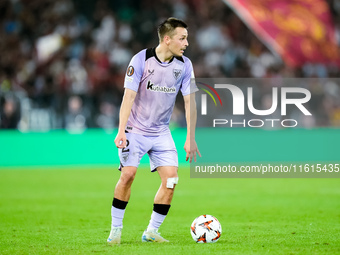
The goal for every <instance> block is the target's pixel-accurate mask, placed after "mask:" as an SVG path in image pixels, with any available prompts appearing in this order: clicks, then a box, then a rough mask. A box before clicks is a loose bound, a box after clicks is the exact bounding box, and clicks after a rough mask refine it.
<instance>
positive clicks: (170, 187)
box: [165, 175, 178, 192]
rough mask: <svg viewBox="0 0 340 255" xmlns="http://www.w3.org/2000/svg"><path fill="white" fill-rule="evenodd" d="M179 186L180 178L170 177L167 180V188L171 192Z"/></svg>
mask: <svg viewBox="0 0 340 255" xmlns="http://www.w3.org/2000/svg"><path fill="white" fill-rule="evenodd" d="M177 184H178V176H177V175H175V176H174V177H169V178H167V179H166V183H165V186H166V188H167V190H168V191H169V192H173V191H174V189H175V186H176V185H177Z"/></svg>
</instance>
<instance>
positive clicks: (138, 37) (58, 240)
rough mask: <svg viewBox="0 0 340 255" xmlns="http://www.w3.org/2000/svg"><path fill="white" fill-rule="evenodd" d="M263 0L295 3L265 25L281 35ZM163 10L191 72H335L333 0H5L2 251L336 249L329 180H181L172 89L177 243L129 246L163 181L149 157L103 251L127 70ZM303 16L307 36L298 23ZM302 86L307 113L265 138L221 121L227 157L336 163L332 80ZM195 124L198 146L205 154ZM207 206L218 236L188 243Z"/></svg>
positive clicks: (339, 91)
mask: <svg viewBox="0 0 340 255" xmlns="http://www.w3.org/2000/svg"><path fill="white" fill-rule="evenodd" d="M245 3H248V4H245ZM273 3H275V4H279V7H280V8H281V9H280V10H286V11H287V8H288V7H287V6H286V7H284V6H285V4H294V6H295V7H296V6H297V5H301V8H292V7H290V8H291V9H289V10H290V11H292V13H294V15H295V16H294V15H293V16H289V15H288V14H289V10H288V14H287V15H286V16H284V17H283V16H282V15H283V14H282V13H278V15H277V16H276V18H277V19H275V22H276V23H275V26H273V27H272V31H274V32H275V31H278V30H280V31H285V32H284V33H282V34H279V33H278V34H275V33H274V34H271V36H273V37H275V38H276V39H273V38H272V37H271V36H270V35H269V33H264V30H263V26H265V25H268V24H269V25H271V24H273V23H272V22H271V18H269V19H268V17H271V16H270V15H269V14H270V13H272V14H274V13H277V12H275V11H272V10H271V9H270V8H271V7H273V6H272V4H273ZM306 5H307V7H308V8H307V9H306ZM245 6H246V7H249V9H248V11H252V13H253V15H254V16H253V17H257V21H258V22H255V20H253V21H254V23H252V22H250V21H249V17H250V16H249V13H247V10H246V8H244V7H245ZM276 10H277V9H276ZM306 10H307V11H306ZM313 11H315V15H314V16H310V14H311V13H312V12H313ZM300 14H301V15H300ZM169 16H174V17H178V18H180V19H183V20H185V21H186V22H187V23H188V25H189V44H190V46H189V47H188V49H187V50H186V53H185V54H186V55H187V56H188V57H189V58H190V59H191V60H192V62H193V66H194V70H195V74H196V77H201V78H209V77H231V78H266V77H276V78H300V77H302V78H306V77H308V78H328V77H330V78H339V77H340V69H339V64H338V63H339V62H338V60H339V53H338V48H339V45H340V1H338V0H228V1H227V0H224V1H222V0H206V1H205V0H173V1H166V0H158V1H151V0H0V24H1V26H0V129H1V130H0V169H1V171H0V208H1V209H0V218H1V219H2V220H1V221H0V253H1V254H93V253H94V252H101V253H102V254H112V252H114V253H115V254H152V253H154V252H155V250H157V253H158V254H172V253H177V254H208V253H209V254H339V253H340V248H339V247H340V244H339V238H338V236H339V230H340V226H339V208H340V204H339V201H340V199H339V195H340V193H339V179H338V178H319V179H312V178H303V179H299V178H295V179H293V178H292V179H288V178H287V179H285V178H281V179H280V178H273V179H265V178H263V179H255V178H253V179H250V178H243V179H241V178H240V179H231V178H224V179H222V178H221V179H208V178H205V179H200V178H190V173H189V167H188V166H189V164H183V163H184V159H185V154H184V150H183V149H182V147H183V145H184V141H185V137H186V129H185V128H184V126H185V118H184V112H183V101H182V99H181V96H179V97H178V102H177V105H176V107H175V110H174V113H173V116H172V122H171V128H172V129H173V132H172V133H173V136H174V140H175V142H176V145H177V148H178V153H179V160H180V163H181V169H180V170H181V176H180V185H178V187H176V193H175V196H176V198H175V199H174V203H173V207H172V208H173V209H171V213H170V215H169V219H168V220H167V221H166V222H165V223H164V226H162V228H164V233H163V234H166V237H169V239H170V240H172V241H173V242H171V243H170V244H169V245H165V246H157V247H156V246H152V247H151V246H150V247H149V246H148V247H146V246H145V245H143V244H142V243H141V242H140V241H139V240H140V233H142V231H143V228H144V227H145V226H144V225H143V224H144V223H143V224H142V222H145V220H146V219H148V217H149V216H150V212H151V211H150V210H151V207H148V206H146V204H149V205H150V206H151V205H152V199H153V196H154V194H155V192H156V190H157V188H158V185H159V179H158V176H157V175H156V174H150V173H149V171H148V167H144V168H142V171H139V172H138V175H139V176H138V177H137V178H136V181H135V182H134V187H133V189H134V192H133V195H132V197H131V203H129V210H127V216H126V218H127V220H126V221H125V222H124V226H125V229H126V232H124V234H123V235H124V245H122V246H121V247H118V248H117V247H115V248H117V249H115V250H112V248H114V247H108V246H107V244H106V241H105V240H106V238H107V236H108V233H109V225H110V215H109V212H110V206H111V199H112V193H113V188H114V186H113V185H114V183H115V180H117V179H118V178H119V171H116V170H114V171H113V170H112V169H115V168H116V167H117V166H118V164H119V159H118V156H117V149H116V148H115V146H114V143H113V140H114V136H115V132H116V128H117V124H118V112H119V106H120V102H121V98H122V94H123V82H124V75H125V71H126V68H127V65H128V62H129V61H130V59H131V57H132V56H133V55H134V54H135V53H137V52H138V51H140V50H141V49H143V48H145V47H154V46H156V45H157V43H158V39H157V34H156V28H157V24H159V23H160V22H161V21H163V20H164V19H165V18H168V17H169ZM273 20H274V19H273ZM285 21H287V22H285ZM288 21H289V22H288ZM306 24H313V25H314V29H312V32H311V30H310V29H308V31H309V32H306V31H302V32H301V28H303V27H306ZM299 29H300V30H299ZM302 30H303V29H302ZM313 32H315V33H314V37H313V36H310V35H311V33H312V34H313ZM277 42H279V44H278V43H277ZM280 45H281V47H278V46H280ZM283 46H287V47H283ZM296 47H297V48H299V49H300V50H299V49H296ZM280 49H281V50H280ZM304 49H305V50H304ZM327 50H329V51H327ZM319 53H323V54H319ZM316 81H318V79H316ZM306 86H309V87H308V89H309V90H310V91H311V93H312V98H313V100H311V101H310V103H311V104H309V105H308V108H309V109H311V110H312V112H313V118H314V119H313V121H309V122H308V123H304V122H303V121H302V122H301V123H302V126H301V127H303V128H296V129H295V128H294V129H286V130H284V129H281V130H275V131H273V132H267V131H266V130H259V129H250V128H249V129H246V130H244V129H228V132H225V134H224V136H223V139H225V141H228V142H227V143H226V144H225V149H224V150H221V151H220V153H221V154H223V155H222V157H223V160H226V161H230V160H231V161H238V162H246V161H247V163H249V162H259V161H261V163H262V161H270V160H276V161H279V162H280V163H283V161H289V160H291V161H303V163H308V162H311V161H317V160H319V161H320V162H317V163H321V162H335V163H339V155H338V151H339V150H338V143H339V142H338V141H339V137H340V132H339V131H340V129H339V126H340V100H339V99H340V86H339V84H337V83H336V82H329V83H327V84H324V83H321V82H315V83H311V84H310V85H306ZM265 92H268V91H265ZM269 92H270V91H269ZM254 101H255V103H254V104H256V105H259V104H260V105H261V104H264V107H266V104H267V103H268V102H267V101H266V100H263V101H261V98H260V97H256V98H254ZM256 101H257V102H256ZM314 103H315V104H314ZM296 118H297V117H296ZM299 123H300V120H299ZM307 129H308V130H307ZM200 130H203V131H204V129H200ZM205 131H206V136H205V137H209V138H210V140H209V141H208V146H201V148H202V151H201V152H202V154H204V151H203V149H205V150H207V151H213V150H212V149H211V140H212V139H211V137H210V136H209V135H210V134H209V132H210V131H209V130H208V131H207V130H205ZM219 132H221V130H219ZM210 133H211V132H210ZM215 135H218V132H216V134H215ZM217 139H220V140H217ZM213 141H221V137H217V138H216V139H215V140H213ZM198 145H199V146H200V144H198ZM214 149H216V148H214ZM205 155H206V154H205ZM202 159H204V158H203V157H202ZM143 160H144V161H143V162H144V163H147V160H145V158H144V159H143ZM71 165H78V166H79V165H80V166H79V167H70V166H71ZM39 166H40V167H39ZM51 166H52V167H51ZM65 166H66V167H65ZM47 169H48V171H47ZM143 169H144V170H146V171H143ZM145 185H147V187H148V189H145ZM188 201H189V203H188ZM203 213H210V214H213V215H214V216H216V217H217V218H218V219H219V220H220V221H221V224H222V226H223V231H224V233H223V235H222V238H221V240H220V241H219V242H218V243H217V244H216V245H214V246H207V245H206V246H199V245H196V244H195V243H194V242H193V241H192V240H191V237H190V233H189V226H190V223H191V222H192V220H193V219H194V218H195V217H197V216H198V215H199V214H203ZM145 224H146V222H145ZM162 231H163V229H162ZM155 247H156V248H155ZM228 252H229V253H228Z"/></svg>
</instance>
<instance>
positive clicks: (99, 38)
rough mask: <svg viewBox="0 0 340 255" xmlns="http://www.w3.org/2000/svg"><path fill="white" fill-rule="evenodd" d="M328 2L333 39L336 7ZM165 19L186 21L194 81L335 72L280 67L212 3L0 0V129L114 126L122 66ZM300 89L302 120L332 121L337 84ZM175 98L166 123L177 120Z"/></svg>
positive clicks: (332, 70)
mask: <svg viewBox="0 0 340 255" xmlns="http://www.w3.org/2000/svg"><path fill="white" fill-rule="evenodd" d="M328 2H329V4H330V9H331V12H332V15H333V18H334V22H335V24H336V30H337V38H338V41H339V45H340V4H339V3H338V1H328ZM170 16H174V17H177V18H180V19H183V20H185V21H186V22H187V23H188V25H189V44H190V46H189V47H188V49H187V50H186V53H185V54H186V55H187V56H188V57H189V58H190V59H191V60H192V62H193V65H194V69H195V75H196V77H238V78H239V77H255V78H264V77H282V78H285V77H319V78H324V77H335V78H337V77H340V72H339V69H338V68H336V67H334V66H333V67H332V66H326V65H322V64H306V65H305V66H303V67H302V68H295V69H293V68H290V67H288V66H286V65H285V64H284V63H282V61H281V59H280V58H279V57H277V56H275V55H273V54H272V53H271V52H270V51H269V50H268V49H267V48H266V47H265V46H264V44H263V43H262V42H261V41H259V40H258V39H257V37H256V36H255V35H254V34H253V33H252V32H251V31H250V30H249V29H248V28H247V27H246V26H245V25H244V23H243V22H242V21H241V20H240V19H239V17H238V16H237V15H236V14H235V13H234V12H233V11H232V10H231V9H230V8H229V7H228V6H227V5H226V4H225V3H224V2H223V1H221V0H211V1H203V0H174V1H166V0H159V1H151V0H141V1H137V0H115V1H109V0H97V1H95V0H73V1H72V0H2V1H0V24H1V27H0V37H1V40H0V55H1V58H0V128H2V129H16V128H18V129H20V130H22V131H26V130H49V129H56V128H66V129H71V130H72V129H77V130H79V129H80V130H82V129H86V128H92V127H97V128H105V129H114V128H116V127H117V123H118V112H119V105H120V100H121V97H122V93H123V83H124V75H125V71H126V68H127V65H128V63H129V61H130V59H131V57H132V56H133V55H134V54H135V53H137V52H138V51H140V50H141V49H143V48H146V47H154V46H156V45H157V43H158V41H157V36H156V34H155V30H156V26H157V24H159V23H160V22H161V21H163V20H164V19H165V18H167V17H170ZM309 90H310V91H311V92H312V95H313V97H314V98H315V100H314V101H313V102H314V105H313V103H311V105H310V107H311V108H312V109H313V110H315V111H314V112H315V113H316V114H315V115H314V116H313V117H314V120H313V121H312V122H310V121H309V122H308V123H305V124H303V125H304V126H305V127H314V126H317V127H320V126H340V100H339V98H340V87H339V84H336V83H331V82H330V83H327V85H326V86H325V85H321V84H320V83H317V82H316V83H313V85H311V86H310V87H309ZM263 93H265V92H263ZM181 104H182V101H181V100H178V104H177V105H176V108H175V110H174V113H173V117H172V125H174V126H183V125H184V124H185V121H184V114H183V111H182V109H183V107H182V106H181ZM264 104H265V103H264Z"/></svg>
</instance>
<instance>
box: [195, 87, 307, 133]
mask: <svg viewBox="0 0 340 255" xmlns="http://www.w3.org/2000/svg"><path fill="white" fill-rule="evenodd" d="M196 84H197V87H198V88H199V90H200V91H201V93H200V94H201V96H200V108H201V109H200V116H199V117H200V118H203V119H204V118H206V119H209V120H210V124H209V125H208V126H213V127H253V128H261V127H264V126H265V127H269V128H270V127H272V128H275V127H279V126H281V127H290V128H292V127H296V126H298V120H297V119H294V118H291V117H289V118H286V117H287V115H288V114H287V108H288V107H290V108H292V107H293V108H294V110H295V112H296V111H298V112H300V115H301V113H302V114H303V115H304V116H311V115H312V114H311V113H310V112H309V111H308V110H307V108H306V106H305V105H306V104H307V103H308V102H309V101H310V99H311V93H310V91H309V90H308V89H306V88H302V87H280V88H278V87H272V88H271V93H269V94H267V95H266V96H267V97H269V98H270V102H271V105H270V107H269V106H268V104H267V105H266V107H267V109H261V110H260V109H257V108H256V107H255V106H254V105H255V103H254V102H255V101H256V99H254V91H253V90H254V88H253V87H249V86H247V87H245V86H242V89H243V90H244V91H246V93H244V92H243V91H242V89H241V88H240V87H239V86H237V85H233V84H228V83H220V82H219V83H218V84H216V83H215V84H214V85H208V84H207V83H205V82H200V81H197V82H196ZM257 89H258V88H257ZM279 92H280V93H279ZM227 94H228V95H227ZM257 94H259V93H257ZM279 94H280V95H281V96H280V97H279ZM207 95H209V96H210V99H211V100H212V101H213V102H214V104H215V107H213V108H211V106H210V107H208V106H209V105H212V104H211V103H210V104H209V103H208V100H210V99H208V97H207ZM226 95H227V96H229V97H230V95H231V96H232V99H231V100H229V99H227V98H226ZM216 97H217V99H218V101H219V103H220V106H219V105H218V103H217V101H216V99H215V98H216ZM279 99H280V100H279ZM257 100H258V99H257ZM222 101H223V102H224V103H229V105H230V101H232V106H230V107H231V108H232V114H231V113H228V112H227V110H228V111H230V107H229V106H228V105H223V104H222ZM258 101H259V100H258ZM279 101H280V104H279ZM210 102H211V101H210ZM245 102H247V104H246V103H245ZM245 105H247V108H246V107H245ZM217 106H218V107H217ZM287 106H288V107H287ZM208 108H209V109H208ZM278 111H280V113H278ZM223 114H224V116H232V117H236V118H235V119H233V118H230V119H226V118H221V116H222V117H223ZM242 116H243V117H245V118H244V119H241V118H240V117H242ZM246 116H247V118H246ZM249 116H255V117H254V118H251V119H249ZM274 116H275V117H274ZM209 117H210V118H209Z"/></svg>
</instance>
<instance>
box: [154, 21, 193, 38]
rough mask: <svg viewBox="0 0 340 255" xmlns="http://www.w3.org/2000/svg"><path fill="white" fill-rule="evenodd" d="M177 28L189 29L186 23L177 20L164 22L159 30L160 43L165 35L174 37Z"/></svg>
mask: <svg viewBox="0 0 340 255" xmlns="http://www.w3.org/2000/svg"><path fill="white" fill-rule="evenodd" d="M176 27H183V28H187V27H188V25H187V24H185V22H184V21H182V20H180V19H176V18H173V17H171V18H168V19H167V20H165V21H163V22H162V23H161V24H160V25H159V26H158V29H157V32H158V37H159V41H162V40H163V38H164V36H165V35H169V36H170V37H171V36H172V35H173V32H174V31H175V29H176Z"/></svg>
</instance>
